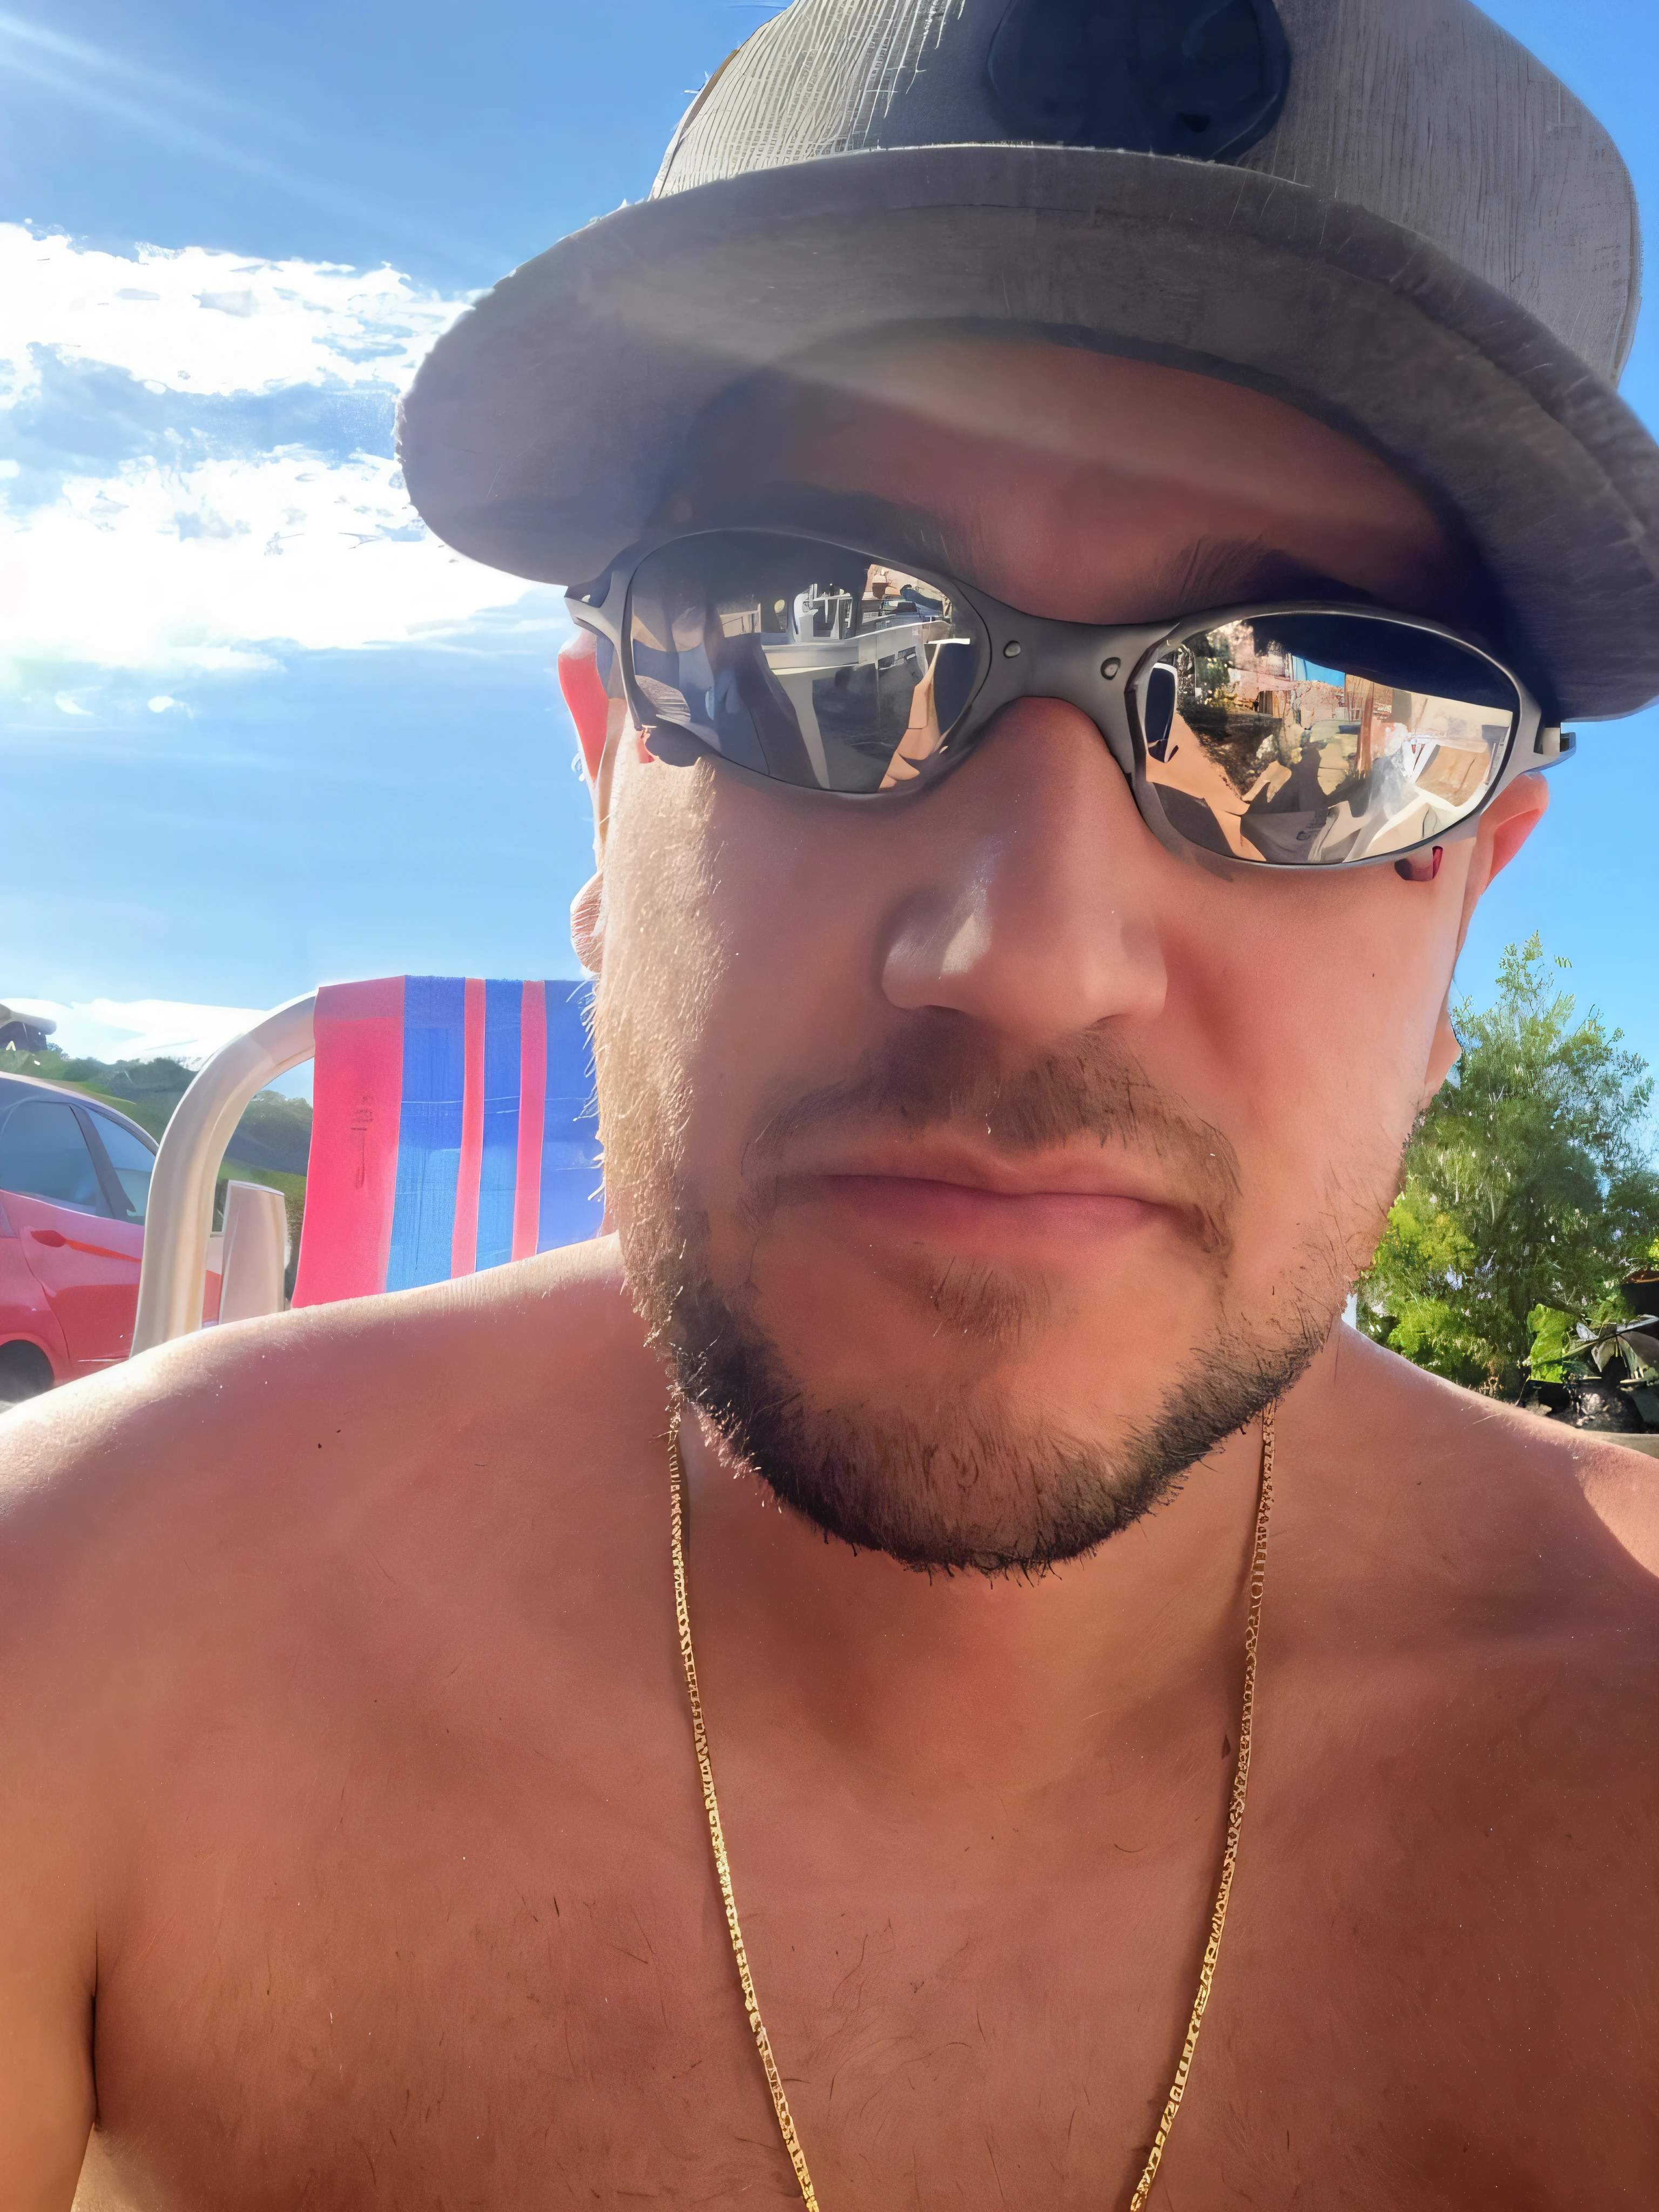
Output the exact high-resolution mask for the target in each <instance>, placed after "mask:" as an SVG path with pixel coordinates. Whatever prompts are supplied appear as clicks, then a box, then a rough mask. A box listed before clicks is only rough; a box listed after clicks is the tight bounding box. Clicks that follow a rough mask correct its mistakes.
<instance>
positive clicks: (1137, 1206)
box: [817, 1175, 1170, 1244]
mask: <svg viewBox="0 0 1659 2212" xmlns="http://www.w3.org/2000/svg"><path fill="white" fill-rule="evenodd" d="M817 1182H818V1188H819V1189H820V1190H821V1192H822V1193H823V1197H824V1199H825V1200H827V1201H828V1202H829V1204H830V1205H832V1206H836V1207H839V1208H841V1209H842V1210H843V1211H845V1212H847V1213H848V1214H850V1215H852V1216H853V1217H854V1218H856V1219H857V1220H859V1221H860V1224H861V1225H863V1226H865V1227H866V1228H868V1229H870V1230H872V1231H874V1232H875V1233H877V1234H878V1235H879V1234H885V1235H888V1236H900V1237H903V1236H909V1237H925V1238H927V1239H930V1240H931V1239H933V1238H938V1239H939V1241H940V1242H941V1243H951V1244H961V1243H974V1242H977V1241H979V1240H981V1239H983V1238H988V1239H991V1240H994V1241H1001V1240H1005V1239H1008V1238H1020V1237H1105V1236H1113V1235H1121V1233H1122V1232H1123V1231H1127V1230H1131V1229H1139V1228H1142V1227H1144V1226H1146V1225H1147V1224H1148V1223H1149V1222H1152V1221H1153V1220H1155V1219H1157V1218H1158V1217H1159V1216H1166V1217H1167V1215H1168V1213H1169V1211H1170V1209H1169V1208H1168V1207H1166V1206H1155V1205H1152V1204H1151V1203H1150V1202H1149V1201H1148V1200H1146V1199H1141V1198H1129V1197H1126V1196H1124V1195H1123V1194H1121V1193H1120V1192H1116V1191H1087V1190H1020V1191H1006V1190H987V1189H986V1188H984V1187H983V1186H982V1185H981V1184H975V1183H963V1182H941V1181H938V1180H936V1179H934V1178H933V1177H931V1176H890V1175H830V1176H821V1177H819V1178H817Z"/></svg>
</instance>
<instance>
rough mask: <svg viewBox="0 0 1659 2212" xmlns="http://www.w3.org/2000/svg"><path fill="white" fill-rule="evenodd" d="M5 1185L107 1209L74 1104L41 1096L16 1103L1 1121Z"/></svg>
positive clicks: (0, 1174)
mask: <svg viewBox="0 0 1659 2212" xmlns="http://www.w3.org/2000/svg"><path fill="white" fill-rule="evenodd" d="M0 1190H15V1191H17V1192H19V1193H20V1194H21V1195H23V1196H25V1197H27V1198H46V1199H50V1200H52V1204H53V1205H54V1206H83V1207H84V1208H85V1209H86V1211H87V1212H89V1213H101V1212H104V1210H105V1207H104V1194H103V1190H102V1188H101V1187H100V1183H99V1181H98V1170H96V1168H94V1165H93V1164H92V1153H91V1151H90V1150H89V1148H88V1144H87V1140H86V1139H85V1137H84V1136H82V1133H81V1124H80V1123H79V1122H78V1121H76V1118H75V1109H74V1108H73V1107H72V1106H66V1105H61V1104H59V1103H58V1101H57V1100H56V1099H52V1098H39V1099H30V1100H28V1101H27V1102H26V1103H24V1104H23V1105H21V1106H14V1107H13V1108H12V1109H11V1112H10V1113H9V1115H7V1116H6V1119H5V1121H4V1122H3V1123H0Z"/></svg>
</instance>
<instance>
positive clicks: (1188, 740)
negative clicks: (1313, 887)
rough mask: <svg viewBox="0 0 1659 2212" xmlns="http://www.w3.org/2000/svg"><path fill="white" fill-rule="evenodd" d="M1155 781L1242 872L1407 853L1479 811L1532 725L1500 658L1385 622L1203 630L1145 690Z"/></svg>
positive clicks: (1173, 812)
mask: <svg viewBox="0 0 1659 2212" xmlns="http://www.w3.org/2000/svg"><path fill="white" fill-rule="evenodd" d="M1139 702H1140V714H1141V723H1142V729H1143V732H1144V737H1145V742H1146V778H1147V781H1148V782H1150V783H1151V784H1152V787H1153V788H1154V789H1155V790H1156V791H1157V793H1158V798H1159V799H1160V801H1161V803H1162V805H1163V808H1164V815H1165V817H1167V819H1168V820H1169V822H1170V824H1171V826H1172V827H1173V828H1174V829H1176V830H1177V831H1178V832H1179V833H1180V834H1181V835H1182V836H1184V837H1186V838H1188V839H1189V840H1190V841H1191V842H1192V843H1194V844H1195V845H1201V846H1204V847H1206V848H1208V849H1209V850H1210V851H1212V852H1216V853H1227V854H1231V855H1232V856H1233V858H1234V859H1236V860H1269V861H1274V862H1277V863H1279V864H1280V865H1284V864H1295V865H1310V866H1336V865H1338V864H1340V862H1342V861H1345V860H1373V859H1379V858H1381V857H1383V855H1385V854H1390V853H1403V852H1405V851H1406V850H1407V849H1408V848H1410V847H1411V846H1413V845H1420V844H1423V843H1425V842H1427V841H1428V840H1429V839H1431V838H1433V837H1436V836H1438V835H1439V834H1440V832H1441V831H1442V830H1444V829H1450V828H1451V826H1452V824H1453V823H1456V822H1461V821H1462V819H1463V817H1465V816H1466V815H1468V814H1469V813H1471V812H1473V811H1474V809H1475V808H1476V807H1477V806H1479V805H1480V802H1481V800H1482V799H1484V798H1485V797H1486V793H1487V792H1488V791H1490V790H1491V788H1492V785H1493V783H1494V782H1495V781H1497V779H1498V775H1499V774H1500V773H1501V771H1502V769H1503V766H1504V759H1505V757H1507V754H1508V751H1509V745H1510V738H1511V737H1512V735H1513V733H1514V730H1515V723H1516V715H1517V714H1518V713H1519V711H1520V699H1519V696H1518V695H1517V693H1516V688H1515V685H1514V684H1513V683H1512V682H1511V681H1510V678H1508V677H1507V676H1505V675H1504V672H1503V671H1502V670H1501V669H1499V668H1498V667H1496V666H1495V665H1493V664H1492V662H1491V661H1489V660H1488V659H1486V657H1485V655H1484V654H1482V653H1477V652H1475V651H1474V650H1473V649H1472V648H1471V647H1468V646H1462V645H1459V644H1457V643H1455V641H1453V640H1451V639H1449V638H1443V637H1437V636H1436V635H1434V634H1433V632H1432V631H1429V630H1421V629H1414V628H1413V626H1412V625H1411V624H1410V623H1403V622H1398V621H1395V620H1391V619H1390V618H1389V617H1383V616H1368V615H1360V614H1353V615H1346V614H1341V615H1323V614H1281V615H1261V616H1256V617H1252V618H1251V619H1250V620H1249V621H1248V622H1237V623H1225V624H1224V625H1223V626H1222V627H1220V628H1219V629H1208V630H1197V631H1194V633H1193V634H1192V635H1190V636H1188V637H1186V638H1183V639H1182V641H1181V642H1180V643H1179V645H1177V646H1176V647H1174V648H1173V650H1171V651H1170V652H1169V653H1166V654H1165V655H1164V657H1163V659H1162V660H1161V661H1160V663H1159V664H1158V665H1157V666H1156V667H1154V668H1153V669H1152V671H1149V673H1148V674H1147V675H1146V677H1144V678H1142V679H1141V683H1140V686H1139Z"/></svg>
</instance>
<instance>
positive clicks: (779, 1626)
mask: <svg viewBox="0 0 1659 2212" xmlns="http://www.w3.org/2000/svg"><path fill="white" fill-rule="evenodd" d="M1325 1364H1327V1363H1326V1362H1325V1361H1321V1362H1320V1363H1317V1364H1316V1370H1314V1372H1313V1373H1312V1374H1310V1376H1308V1377H1307V1378H1305V1379H1304V1383H1301V1384H1300V1385H1298V1386H1297V1391H1296V1392H1295V1393H1294V1394H1293V1395H1294V1396H1295V1398H1296V1399H1297V1401H1301V1400H1303V1399H1304V1397H1311V1396H1316V1395H1321V1391H1322V1381H1323V1378H1322V1376H1320V1373H1319V1370H1320V1368H1322V1366H1324V1365H1325ZM1298 1411H1304V1409H1303V1408H1302V1407H1300V1405H1298ZM1284 1425H1285V1421H1284V1416H1283V1415H1282V1414H1281V1416H1280V1427H1281V1433H1282V1431H1283V1428H1284ZM682 1442H683V1449H684V1461H685V1468H686V1486H687V1502H688V1514H689V1524H690V1541H689V1545H688V1551H687V1560H688V1571H689V1578H690V1594H691V1619H692V1626H693V1631H694V1634H695V1638H696V1649H697V1656H698V1663H699V1667H700V1668H701V1670H702V1674H703V1678H704V1686H705V1689H706V1690H707V1691H708V1693H709V1702H710V1707H711V1715H713V1714H718V1726H719V1730H720V1735H721V1736H722V1738H723V1739H725V1740H726V1741H728V1742H730V1741H732V1740H733V1739H734V1738H736V1739H738V1740H745V1739H746V1740H749V1741H754V1742H756V1744H757V1746H758V1742H759V1740H760V1739H762V1738H765V1739H767V1740H769V1741H770V1742H771V1743H772V1744H773V1745H779V1744H783V1743H789V1744H799V1745H802V1746H803V1747H810V1754H809V1755H810V1758H811V1763H812V1764H813V1765H814V1766H815V1767H818V1768H820V1769H821V1768H822V1767H823V1763H824V1762H825V1760H826V1759H828V1760H829V1761H830V1762H831V1763H832V1764H836V1765H842V1766H843V1767H844V1768H846V1769H848V1770H853V1769H861V1770H864V1771H865V1772H866V1775H867V1776H868V1778H869V1779H870V1780H871V1782H872V1783H873V1784H878V1786H879V1784H880V1780H881V1778H884V1777H889V1778H902V1781H903V1783H904V1785H905V1786H906V1788H907V1789H908V1790H922V1791H924V1792H926V1793H927V1794H930V1795H933V1794H937V1795H939V1796H951V1795H953V1794H955V1793H956V1792H957V1791H958V1790H963V1791H971V1792H975V1793H976V1792H979V1791H981V1790H983V1788H984V1786H985V1780H986V1777H987V1773H989V1772H995V1773H997V1774H999V1775H1000V1776H1001V1777H1003V1778H1005V1780H1006V1783H1007V1784H1009V1786H1011V1787H1013V1788H1018V1789H1026V1788H1030V1789H1040V1788H1042V1785H1043V1784H1044V1783H1045V1782H1046V1781H1048V1780H1049V1779H1051V1778H1055V1777H1057V1776H1059V1775H1060V1774H1062V1773H1064V1772H1066V1771H1069V1770H1071V1769H1073V1767H1074V1766H1075V1765H1076V1763H1077V1760H1078V1757H1079V1751H1080V1750H1083V1749H1085V1748H1086V1749H1087V1750H1088V1751H1090V1752H1098V1751H1100V1750H1102V1749H1109V1751H1110V1752H1111V1753H1112V1754H1113V1755H1114V1756H1115V1757H1122V1758H1127V1759H1134V1758H1136V1757H1139V1756H1141V1755H1144V1754H1145V1753H1146V1750H1147V1749H1148V1747H1150V1746H1151V1745H1152V1744H1154V1743H1156V1742H1158V1741H1163V1740H1164V1737H1165V1735H1166V1733H1167V1730H1168V1729H1169V1726H1170V1723H1171V1720H1172V1717H1176V1716H1177V1715H1179V1713H1180V1712H1181V1711H1182V1709H1183V1708H1186V1707H1188V1706H1189V1705H1191V1704H1192V1702H1193V1700H1194V1696H1195V1695H1196V1697H1197V1698H1198V1699H1199V1700H1200V1702H1201V1703H1202V1704H1203V1705H1206V1707H1207V1706H1208V1705H1209V1703H1210V1700H1211V1699H1212V1698H1213V1697H1214V1695H1215V1694H1216V1692H1217V1691H1218V1689H1221V1690H1223V1691H1224V1692H1225V1698H1226V1699H1227V1701H1228V1702H1229V1703H1231V1699H1232V1697H1233V1695H1234V1690H1235V1684H1236V1675H1237V1668H1238V1667H1239V1665H1240V1664H1241V1663H1242V1661H1241V1659H1240V1652H1241V1650H1242V1638H1243V1620H1244V1589H1245V1584H1246V1581H1247V1576H1248V1560H1249V1548H1250V1539H1251V1532H1252V1527H1253V1522H1254V1516H1255V1504H1256V1498H1257V1480H1258V1473H1259V1469H1260V1465H1261V1429H1260V1425H1259V1424H1256V1423H1252V1425H1250V1427H1249V1429H1248V1430H1246V1431H1243V1432H1242V1433H1241V1434H1239V1435H1237V1436H1234V1437H1229V1438H1228V1439H1227V1440H1226V1441H1225V1443H1222V1444H1220V1445H1218V1447H1217V1448H1216V1449H1215V1450H1214V1451H1213V1452H1212V1453H1211V1454H1210V1455H1208V1456H1207V1457H1206V1459H1204V1460H1203V1461H1201V1462H1200V1463H1199V1464H1198V1465H1197V1466H1196V1467H1194V1468H1193V1469H1192V1470H1191V1472H1190V1473H1189V1474H1188V1475H1187V1476H1186V1477H1185V1478H1184V1479H1183V1480H1182V1483H1181V1485H1180V1486H1179V1487H1178V1489H1177V1490H1176V1493H1175V1494H1174V1495H1173V1496H1172V1497H1171V1498H1170V1499H1169V1500H1168V1501H1167V1502H1166V1503H1165V1504H1164V1505H1162V1506H1161V1507H1159V1508H1158V1510H1156V1511H1154V1512H1152V1513H1150V1514H1148V1515H1146V1516H1144V1517H1143V1518H1142V1519H1141V1520H1139V1521H1138V1522H1135V1523H1134V1524H1133V1527H1131V1528H1127V1529H1126V1530H1125V1531H1123V1532H1122V1533H1121V1534H1119V1535H1117V1536H1115V1537H1113V1538H1112V1539H1111V1540H1110V1541H1109V1542H1108V1543H1106V1544H1104V1545H1103V1546H1102V1547H1100V1549H1099V1550H1098V1551H1097V1552H1096V1553H1094V1554H1093V1555H1092V1556H1091V1557H1089V1558H1086V1559H1074V1560H1072V1561H1069V1562H1067V1563H1066V1565H1063V1566H1060V1567H1057V1568H1054V1569H1053V1570H1052V1571H1048V1573H1045V1574H1042V1575H1041V1576H1036V1577H1029V1576H1014V1575H1010V1576H1003V1577H996V1578H987V1577H984V1576H982V1575H980V1574H977V1573H971V1572H969V1573H962V1572H958V1573H954V1574H951V1575H945V1574H944V1573H936V1574H933V1575H931V1576H930V1575H928V1574H926V1573H923V1572H918V1571H915V1570H912V1569H909V1568H907V1567H903V1566H901V1565H898V1564H897V1562H896V1561H895V1560H893V1559H889V1558H886V1557H884V1556H882V1555H878V1554H872V1553H854V1552H853V1551H852V1550H850V1549H849V1548H848V1547H847V1546H846V1545H845V1544H842V1543H840V1542H838V1541H826V1539H825V1538H824V1536H823V1534H822V1533H821V1532H820V1531H819V1530H818V1529H817V1528H814V1527H812V1526H811V1524H810V1523H809V1522H806V1521H805V1520H804V1519H803V1518H801V1517H800V1516H799V1515H797V1514H795V1513H793V1512H792V1511H790V1510H787V1509H785V1508H782V1507H780V1506H779V1505H778V1504H777V1503H776V1502H775V1499H773V1498H771V1497H770V1494H769V1492H767V1491H766V1489H765V1487H764V1486H763V1484H761V1483H760V1482H758V1481H757V1480H755V1479H754V1478H753V1477H752V1476H750V1475H734V1474H733V1472H732V1467H731V1464H730V1463H729V1462H727V1461H726V1460H725V1459H724V1458H723V1457H722V1455H720V1452H719V1450H718V1449H717V1447H716V1445H715V1443H714V1442H713V1440H712V1438H711V1435H710V1432H709V1431H708V1430H707V1428H706V1427H705V1425H703V1424H702V1421H701V1419H695V1420H694V1419H687V1421H686V1423H685V1425H684V1431H683V1439H682Z"/></svg>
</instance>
